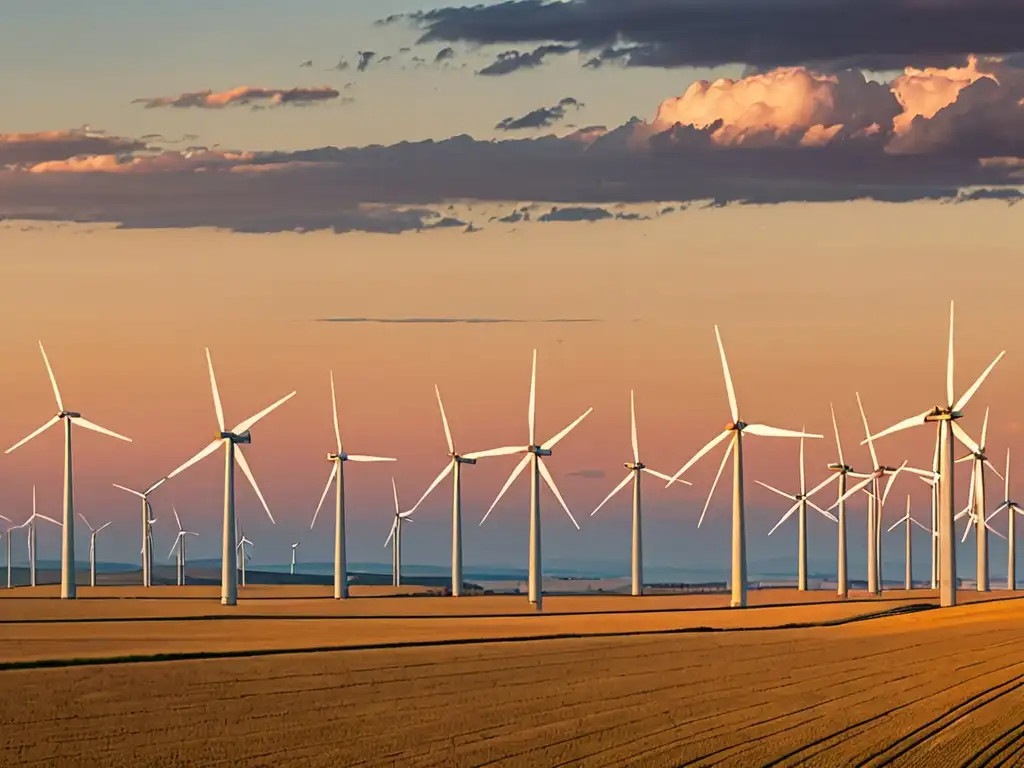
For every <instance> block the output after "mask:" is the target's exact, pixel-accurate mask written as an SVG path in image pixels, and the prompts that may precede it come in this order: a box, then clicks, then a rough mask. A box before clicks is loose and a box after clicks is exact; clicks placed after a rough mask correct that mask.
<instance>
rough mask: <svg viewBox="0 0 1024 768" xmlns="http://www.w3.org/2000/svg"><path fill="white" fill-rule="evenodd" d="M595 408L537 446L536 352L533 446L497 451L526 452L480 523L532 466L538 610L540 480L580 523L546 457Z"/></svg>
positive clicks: (533, 585)
mask: <svg viewBox="0 0 1024 768" xmlns="http://www.w3.org/2000/svg"><path fill="white" fill-rule="evenodd" d="M593 410H594V409H593V408H588V409H587V410H586V411H584V412H583V415H582V416H580V417H579V418H578V419H576V421H574V422H572V423H571V424H570V425H569V426H567V427H566V428H565V429H563V430H562V431H561V432H559V433H558V434H557V435H555V436H554V437H552V438H551V439H550V440H548V441H546V442H544V443H542V444H541V445H537V428H536V427H537V423H536V422H537V419H536V413H537V350H536V349H535V350H533V372H532V373H531V375H530V410H529V413H528V421H529V428H530V443H529V445H526V446H522V447H520V446H515V447H509V448H505V449H502V448H499V449H497V451H496V452H494V453H495V455H496V454H497V452H501V451H504V452H507V453H508V454H513V453H524V454H525V455H524V456H523V458H522V459H521V460H520V462H519V463H518V464H516V467H515V469H513V470H512V474H510V475H509V476H508V480H506V481H505V485H504V486H502V489H501V490H500V491H499V492H498V496H497V498H495V499H494V502H493V503H492V504H491V506H490V509H488V510H487V514H485V515H484V516H483V519H482V520H481V521H480V525H483V524H484V523H485V522H486V521H487V518H488V517H490V514H491V512H492V511H493V510H494V508H495V507H496V506H497V505H498V502H499V501H501V497H502V496H504V495H505V492H506V491H507V490H508V489H509V487H510V486H511V485H512V483H514V482H515V481H516V478H517V477H519V475H521V474H522V472H523V470H524V469H526V466H527V465H529V466H530V586H529V589H530V602H531V603H533V604H534V605H535V606H536V608H537V610H538V611H539V610H541V609H542V608H543V592H544V576H543V569H542V567H541V535H540V481H541V478H543V479H544V482H545V483H547V486H548V488H550V489H551V492H552V493H553V494H554V495H555V498H556V499H558V503H559V504H561V505H562V509H564V510H565V514H567V515H568V516H569V519H570V520H571V521H572V524H573V525H574V526H576V530H579V527H580V525H579V523H577V522H576V518H575V517H573V516H572V512H570V511H569V506H568V505H567V504H566V503H565V499H563V498H562V494H561V493H560V492H559V490H558V486H557V485H555V479H554V478H553V477H552V476H551V473H550V472H549V471H548V468H547V465H546V464H545V463H544V459H543V457H549V456H551V450H552V449H553V448H554V447H555V446H556V445H558V443H559V442H561V440H562V439H563V438H564V437H565V436H566V435H568V434H569V433H570V432H572V431H573V430H574V429H575V428H576V426H577V425H578V424H579V423H580V422H581V421H583V419H585V418H586V417H587V416H588V415H589V414H590V412H591V411H593Z"/></svg>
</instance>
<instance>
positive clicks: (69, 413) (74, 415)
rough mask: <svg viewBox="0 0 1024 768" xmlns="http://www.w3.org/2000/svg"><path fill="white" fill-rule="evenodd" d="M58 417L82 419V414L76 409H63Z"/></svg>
mask: <svg viewBox="0 0 1024 768" xmlns="http://www.w3.org/2000/svg"><path fill="white" fill-rule="evenodd" d="M57 418H58V419H80V418H82V414H80V413H78V412H76V411H61V412H60V413H58V414H57Z"/></svg>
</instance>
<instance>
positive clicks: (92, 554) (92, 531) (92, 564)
mask: <svg viewBox="0 0 1024 768" xmlns="http://www.w3.org/2000/svg"><path fill="white" fill-rule="evenodd" d="M78 516H79V517H80V518H82V522H83V523H85V527H86V528H88V529H89V586H90V587H95V586H96V536H97V535H99V532H100V531H102V530H103V529H104V528H106V527H107V526H108V525H110V523H111V522H112V521H107V522H105V523H104V524H103V525H101V526H100V527H99V528H93V527H92V525H90V524H89V521H88V520H86V519H85V515H83V514H82V513H81V512H79V513H78Z"/></svg>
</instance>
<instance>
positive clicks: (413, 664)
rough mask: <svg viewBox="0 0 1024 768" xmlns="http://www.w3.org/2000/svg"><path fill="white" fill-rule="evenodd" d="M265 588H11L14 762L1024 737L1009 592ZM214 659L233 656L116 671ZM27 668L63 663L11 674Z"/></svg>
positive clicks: (920, 761) (7, 603)
mask: <svg viewBox="0 0 1024 768" xmlns="http://www.w3.org/2000/svg"><path fill="white" fill-rule="evenodd" d="M189 589H195V588H189ZM265 589H268V590H272V591H274V592H277V591H280V590H281V589H287V588H280V587H268V588H265ZM155 591H156V590H151V592H155ZM172 591H173V590H172ZM108 592H109V590H99V591H98V594H99V593H108ZM82 594H83V596H84V595H86V594H87V591H86V590H83V591H82ZM98 594H97V597H98ZM253 594H254V596H252V597H251V598H250V599H249V600H244V601H241V600H240V603H239V605H238V606H237V607H236V608H233V609H225V608H221V607H220V606H219V605H217V604H216V603H214V604H213V605H209V604H207V602H206V601H205V600H199V599H195V598H194V597H187V596H181V595H179V596H175V597H172V596H170V594H168V596H167V597H166V598H162V599H146V600H142V599H131V598H125V599H82V600H79V601H77V602H74V603H69V602H60V601H57V600H49V599H39V598H27V599H26V598H23V597H21V598H11V599H0V664H3V665H4V666H5V668H3V669H2V671H0V686H2V690H3V693H4V695H3V696H2V697H0V734H2V736H0V764H2V765H53V764H59V765H61V766H65V765H67V766H75V765H111V766H120V765H124V766H129V765H131V766H139V765H167V766H170V765H242V764H245V765H295V766H300V765H303V766H305V765H310V766H319V765H322V766H338V765H346V766H348V765H353V766H354V765H401V766H420V765H422V766H427V765H439V766H440V765H445V766H463V765H465V766H469V765H502V766H547V765H566V766H570V765H571V766H577V765H586V766H591V765H593V766H620V765H631V764H632V765H642V766H648V765H650V766H675V765H680V764H684V763H693V764H699V765H714V764H723V765H796V764H802V765H823V766H824V765H837V764H854V765H882V764H887V763H889V762H892V761H895V763H896V764H900V765H920V766H934V765H979V766H980V765H1005V764H1013V763H1015V762H1016V761H1017V757H1016V755H1017V750H1018V748H1024V742H1021V744H1019V745H1018V739H1020V738H1022V737H1024V719H1022V717H1021V715H1020V714H1019V713H1020V712H1022V711H1024V688H1022V686H1024V643H1022V642H1021V641H1020V638H1021V635H1022V631H1021V629H1020V625H1021V622H1022V620H1024V603H1021V602H1020V601H1019V600H1016V599H1014V600H1005V599H1003V600H994V601H990V602H975V603H973V604H970V603H968V604H965V605H961V606H960V607H958V608H955V609H950V610H945V611H936V610H918V611H916V612H913V613H910V612H907V613H898V614H895V615H888V616H884V617H877V615H878V614H879V612H881V611H887V610H891V609H903V610H909V609H910V608H913V607H918V608H920V607H926V606H928V605H929V604H930V603H933V602H934V596H933V595H932V593H929V592H925V591H920V592H916V591H915V592H914V593H912V594H906V593H889V594H887V596H886V597H885V598H883V599H870V600H851V601H849V602H845V603H841V602H838V601H834V600H831V599H830V598H829V597H828V596H827V595H826V594H825V593H806V594H804V595H797V593H795V592H788V591H781V590H773V591H771V592H768V591H765V592H762V593H752V598H755V597H756V599H757V600H758V601H763V602H765V603H772V604H771V605H766V606H761V607H753V608H749V609H746V610H743V611H735V610H720V609H716V608H717V605H716V604H714V603H713V602H712V603H709V602H708V600H709V599H714V598H717V599H718V600H719V604H720V603H721V602H723V599H722V597H721V596H706V595H702V596H658V597H652V598H642V599H631V598H628V597H627V598H623V597H618V596H616V597H601V596H593V597H591V596H579V597H576V596H574V597H564V598H562V597H551V598H546V599H545V609H546V611H545V614H543V615H535V614H533V613H532V612H531V611H529V609H528V608H527V607H526V601H525V598H521V597H520V598H515V597H493V598H492V597H479V598H478V597H474V598H462V599H458V600H452V599H448V598H429V597H382V596H377V597H366V598H356V599H352V600H350V601H346V602H343V603H338V602H336V601H333V600H324V599H322V598H319V597H310V596H302V595H295V596H284V597H277V598H269V597H268V598H263V599H261V598H259V597H256V596H255V593H253ZM244 595H245V593H243V597H244ZM1000 596H1001V595H1000V593H998V592H996V593H992V595H990V596H989V597H1000ZM962 597H964V598H974V595H971V594H968V593H963V594H962ZM769 598H771V599H769ZM791 598H792V599H793V600H794V601H796V600H799V601H800V602H798V603H796V604H793V605H788V606H787V605H779V604H778V602H779V601H780V600H789V599H791ZM812 598H817V599H816V600H815V599H812ZM724 599H725V600H727V598H724ZM752 602H753V601H752ZM271 604H273V605H277V606H279V609H278V612H277V613H276V614H272V613H269V610H270V609H269V606H270V605H271ZM196 606H198V608H196ZM189 610H198V611H200V613H198V614H196V613H193V614H188V613H187V611H189ZM228 613H230V615H231V618H227V619H211V618H206V616H217V615H220V616H223V615H225V614H228ZM90 614H96V615H92V616H91V615H90ZM864 617H869V618H864ZM871 617H873V618H871ZM856 618H861V619H862V620H859V621H849V620H850V619H856ZM97 619H98V620H97ZM823 623H829V625H827V626H820V625H821V624H823ZM786 625H796V626H791V627H790V628H784V627H785V626H786ZM780 627H783V628H780ZM696 628H703V629H704V630H705V631H687V630H694V629H696ZM715 630H745V631H715ZM555 635H564V637H560V638H555V637H551V636H555ZM544 637H548V638H549V639H529V638H544ZM512 640H515V641H516V642H510V641H512ZM453 641H458V642H463V643H465V644H454V643H453ZM467 641H469V642H467ZM409 643H417V644H418V645H414V646H410V645H408V644H409ZM403 644H404V645H403ZM374 645H379V646H386V647H376V648H374V647H368V646H374ZM346 646H347V648H346ZM328 647H329V648H335V649H336V650H329V651H328V650H323V651H317V652H310V651H309V649H311V648H328ZM266 650H272V651H275V652H277V651H281V653H275V655H258V654H259V653H260V652H261V651H266ZM288 650H293V651H295V652H293V653H288V652H286V651H288ZM221 652H226V653H237V654H238V655H237V656H235V657H230V658H183V659H178V660H171V661H138V662H131V663H127V662H123V661H117V660H115V657H117V656H123V655H133V654H152V655H155V654H164V653H171V654H173V653H186V654H188V653H197V654H198V653H212V654H217V653H221ZM90 657H91V661H89V663H88V664H87V665H81V664H78V663H76V662H74V661H73V660H74V659H89V658H90ZM33 659H34V660H48V661H51V662H52V661H56V660H65V662H66V663H69V664H70V665H69V666H62V667H53V668H48V667H38V668H12V662H14V663H16V664H26V663H27V664H31V663H32V660H33ZM103 659H107V661H103ZM97 661H99V662H100V663H96V662H97Z"/></svg>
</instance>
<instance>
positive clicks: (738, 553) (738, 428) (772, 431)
mask: <svg viewBox="0 0 1024 768" xmlns="http://www.w3.org/2000/svg"><path fill="white" fill-rule="evenodd" d="M715 338H716V339H718V352H719V354H720V356H721V358H722V373H723V374H724V375H725V391H726V393H727V394H728V396H729V412H730V415H731V416H732V421H730V422H729V423H728V424H727V425H726V426H725V429H724V430H723V431H722V432H720V433H719V434H718V435H717V436H716V437H715V438H714V439H712V440H711V442H709V443H708V444H707V445H705V446H704V447H703V448H701V449H700V450H699V451H697V453H696V455H694V457H693V458H692V459H690V460H689V461H688V462H686V464H684V465H683V467H682V469H680V470H679V471H678V472H676V473H675V475H673V476H672V479H671V480H670V481H669V485H671V484H672V483H674V482H676V481H677V480H678V479H679V478H680V476H682V474H683V473H684V472H686V470H688V469H689V468H690V467H692V466H693V465H694V464H696V463H697V462H698V461H700V459H701V458H703V456H704V455H705V454H706V453H708V451H710V450H711V449H712V448H714V447H715V446H716V445H718V444H719V443H721V442H723V441H724V440H726V439H727V438H731V439H730V442H729V447H728V449H726V451H725V455H724V456H723V457H722V463H721V465H720V466H719V467H718V474H717V475H715V481H714V482H713V483H712V484H711V492H710V493H709V494H708V499H707V502H705V504H704V511H703V512H701V515H700V520H699V521H698V522H697V527H698V528H700V525H701V523H703V522H704V515H705V514H706V513H707V511H708V505H709V504H710V503H711V497H712V496H713V495H714V493H715V488H716V487H717V486H718V480H719V478H720V477H721V476H722V471H723V470H724V469H725V463H726V462H727V461H728V460H729V454H733V457H734V458H733V470H732V600H731V601H730V605H731V606H732V607H733V608H742V607H744V606H745V605H746V604H747V543H746V534H745V524H746V520H745V515H744V510H743V435H744V433H748V434H751V435H761V436H763V437H813V438H820V437H821V435H809V434H805V433H803V432H795V431H792V430H788V429H778V428H776V427H769V426H766V425H764V424H747V423H746V422H744V421H741V420H740V411H739V406H738V405H737V404H736V391H735V390H734V389H733V386H732V376H730V374H729V363H728V361H727V360H726V359H725V347H724V346H723V345H722V335H721V334H720V333H719V332H718V326H717V325H716V326H715Z"/></svg>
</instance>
